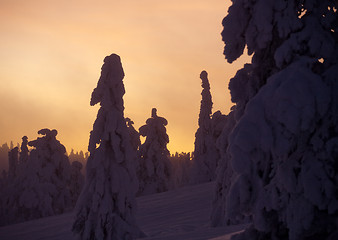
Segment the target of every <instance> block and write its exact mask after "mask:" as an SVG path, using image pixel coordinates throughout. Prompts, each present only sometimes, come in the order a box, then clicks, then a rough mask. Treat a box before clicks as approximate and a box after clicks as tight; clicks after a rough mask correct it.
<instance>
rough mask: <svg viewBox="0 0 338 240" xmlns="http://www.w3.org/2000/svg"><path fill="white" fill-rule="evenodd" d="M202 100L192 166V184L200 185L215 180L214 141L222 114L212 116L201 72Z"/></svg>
mask: <svg viewBox="0 0 338 240" xmlns="http://www.w3.org/2000/svg"><path fill="white" fill-rule="evenodd" d="M200 78H201V80H202V88H203V90H202V93H201V95H202V100H201V109H200V114H199V119H198V126H199V127H198V129H197V131H196V134H195V150H194V157H193V160H192V162H193V166H192V179H191V182H192V183H202V182H208V181H213V180H215V176H216V167H217V163H218V160H219V158H220V155H219V151H218V149H217V147H216V141H217V138H218V137H219V135H220V133H221V131H222V128H223V126H222V125H223V124H224V123H223V121H222V114H221V113H220V112H219V111H218V112H216V113H215V114H214V115H213V116H211V112H212V100H211V94H210V85H209V80H208V73H207V72H206V71H202V72H201V75H200Z"/></svg>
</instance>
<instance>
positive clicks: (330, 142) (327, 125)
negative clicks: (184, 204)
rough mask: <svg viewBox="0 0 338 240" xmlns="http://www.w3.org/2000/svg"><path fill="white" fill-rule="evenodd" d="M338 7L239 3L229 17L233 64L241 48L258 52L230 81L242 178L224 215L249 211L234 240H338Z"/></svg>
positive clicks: (312, 2) (317, 1)
mask: <svg viewBox="0 0 338 240" xmlns="http://www.w3.org/2000/svg"><path fill="white" fill-rule="evenodd" d="M336 8H337V6H336V1H328V0H309V1H291V0H290V1H282V0H277V1H268V0H258V1H255V2H251V1H244V0H237V1H234V2H233V5H232V6H231V7H230V8H229V14H228V16H227V17H226V18H225V19H224V21H223V25H224V31H223V32H222V36H223V40H224V42H225V44H226V46H225V52H224V53H225V55H226V58H227V59H228V61H229V62H232V61H234V60H236V58H238V57H239V56H240V55H242V53H243V50H244V47H245V46H247V48H248V51H249V54H254V55H253V59H252V64H248V65H246V66H244V68H243V69H241V70H240V71H238V72H237V74H236V76H235V77H234V78H233V79H232V80H231V82H230V85H229V88H230V90H231V95H232V99H233V101H234V102H235V103H236V109H235V113H234V114H235V119H236V121H237V122H236V125H235V128H234V129H233V131H232V133H231V134H230V137H229V139H228V140H229V147H228V151H229V160H231V166H232V168H233V170H234V171H235V175H236V178H235V179H234V181H233V182H232V186H231V189H230V191H229V194H228V196H227V201H226V210H227V211H226V217H225V218H221V219H223V220H224V219H230V220H233V219H236V218H237V217H240V216H243V215H247V216H252V218H253V224H252V226H251V227H250V229H248V230H246V231H245V232H244V233H242V234H240V235H239V236H237V237H235V239H291V240H294V239H336V238H337V237H338V232H337V229H338V224H337V221H336V219H337V218H338V197H337V192H338V189H337V188H338V187H337V186H338V168H337V158H338V127H337V126H338V98H337V96H338V95H337V92H338V77H337V76H338V62H337V58H338V51H337V50H338V49H337V41H338V38H337V36H336V31H337V30H338V29H337V22H338V20H337V9H336ZM223 224H224V223H223Z"/></svg>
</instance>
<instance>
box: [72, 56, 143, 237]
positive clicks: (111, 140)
mask: <svg viewBox="0 0 338 240" xmlns="http://www.w3.org/2000/svg"><path fill="white" fill-rule="evenodd" d="M123 78H124V71H123V68H122V64H121V60H120V57H119V56H118V55H116V54H112V55H110V56H107V57H106V58H105V59H104V64H103V66H102V69H101V76H100V79H99V81H98V84H97V87H96V88H95V89H94V91H93V93H92V97H91V101H90V105H92V106H93V105H95V104H97V103H100V105H101V107H100V109H99V111H98V114H97V118H96V120H95V122H94V125H93V130H92V131H91V134H90V139H89V146H88V150H89V152H90V156H89V158H88V162H87V166H86V172H87V173H86V179H85V184H84V188H83V190H82V193H81V195H80V197H79V200H78V202H77V205H76V212H75V215H76V219H75V222H74V224H73V232H74V233H76V234H77V236H78V238H79V239H102V240H103V239H111V240H113V239H114V240H120V239H121V240H122V239H134V238H137V237H141V236H143V233H142V232H141V231H140V230H139V228H138V227H137V226H136V223H135V216H134V214H135V210H136V202H135V193H136V191H137V189H138V182H137V177H136V172H135V167H134V165H135V161H136V153H135V151H134V149H133V147H132V146H131V142H130V138H129V133H128V129H127V125H126V122H125V119H124V116H123V111H124V106H123V95H124V93H125V90H124V85H123Z"/></svg>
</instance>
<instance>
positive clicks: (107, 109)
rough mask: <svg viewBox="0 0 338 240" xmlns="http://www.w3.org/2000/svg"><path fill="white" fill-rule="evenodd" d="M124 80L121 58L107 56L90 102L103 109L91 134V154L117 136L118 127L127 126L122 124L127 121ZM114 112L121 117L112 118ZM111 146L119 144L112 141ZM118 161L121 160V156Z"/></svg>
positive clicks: (114, 55)
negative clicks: (103, 141)
mask: <svg viewBox="0 0 338 240" xmlns="http://www.w3.org/2000/svg"><path fill="white" fill-rule="evenodd" d="M123 78H124V71H123V68H122V63H121V59H120V57H119V56H118V55H116V54H112V55H110V56H107V57H106V58H105V59H104V64H103V65H102V68H101V76H100V79H99V81H98V83H97V87H96V88H95V89H94V91H93V93H92V97H91V100H90V105H91V106H94V105H95V104H97V103H100V105H101V108H100V110H99V112H98V114H97V118H96V120H95V123H94V126H93V130H92V132H91V134H90V139H89V145H88V150H89V152H93V151H94V150H95V149H96V144H99V143H100V141H102V140H109V138H110V135H111V134H115V133H113V131H114V130H115V129H116V125H126V124H125V123H121V122H120V121H122V120H123V121H125V120H124V117H123V110H124V106H123V95H124V93H125V90H124V85H123ZM113 109H114V110H113ZM113 111H114V114H118V115H119V117H118V116H112V115H111V113H112V112H113ZM106 117H107V118H108V119H107V118H106ZM121 117H122V118H123V119H121ZM107 123H109V124H107ZM111 144H117V143H115V142H114V141H111ZM117 159H121V156H119V157H118V158H117ZM121 160H122V159H121Z"/></svg>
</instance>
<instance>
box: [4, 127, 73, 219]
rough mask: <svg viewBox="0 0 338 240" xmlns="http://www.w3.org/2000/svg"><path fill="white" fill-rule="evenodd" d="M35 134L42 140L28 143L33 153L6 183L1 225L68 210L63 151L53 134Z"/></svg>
mask: <svg viewBox="0 0 338 240" xmlns="http://www.w3.org/2000/svg"><path fill="white" fill-rule="evenodd" d="M38 133H39V134H41V135H43V136H42V137H39V138H37V139H36V140H34V141H31V142H28V145H29V146H31V147H33V149H32V150H31V152H30V155H29V157H28V159H27V161H26V162H25V163H22V164H21V165H20V167H21V171H19V174H18V175H17V176H16V178H15V179H14V180H13V181H10V182H9V183H8V186H7V190H6V194H5V204H6V208H7V209H8V211H7V212H6V214H5V215H6V216H5V218H6V222H5V224H8V223H15V222H21V221H27V220H31V219H36V218H41V217H46V216H51V215H56V214H61V213H63V212H65V211H69V210H71V201H70V194H69V188H68V184H69V176H70V164H69V160H68V157H67V155H66V149H65V147H64V146H63V145H62V144H61V143H60V142H59V141H58V140H57V139H56V135H57V131H56V130H49V129H41V130H40V131H38ZM26 140H27V139H26ZM25 144H26V141H24V143H23V145H25Z"/></svg>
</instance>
